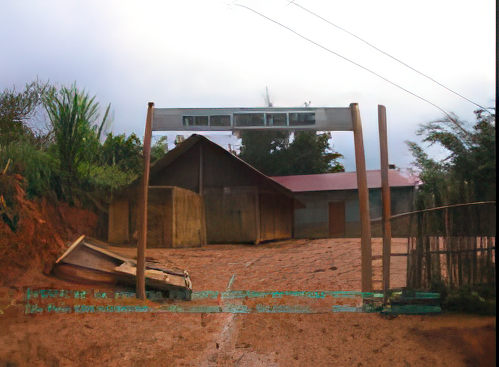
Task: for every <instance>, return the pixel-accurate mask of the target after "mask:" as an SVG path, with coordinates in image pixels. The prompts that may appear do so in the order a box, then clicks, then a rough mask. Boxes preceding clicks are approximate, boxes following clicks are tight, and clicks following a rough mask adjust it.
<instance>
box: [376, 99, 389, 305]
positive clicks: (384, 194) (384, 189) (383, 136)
mask: <svg viewBox="0 0 499 367" xmlns="http://www.w3.org/2000/svg"><path fill="white" fill-rule="evenodd" d="M378 127H379V148H380V155H381V200H382V218H383V225H382V228H383V302H384V304H385V305H386V304H387V302H388V291H389V290H390V253H391V251H392V250H391V248H392V227H391V223H390V217H391V210H390V209H391V208H390V203H391V200H390V184H389V182H388V169H389V165H388V133H387V127H386V108H385V106H382V105H378Z"/></svg>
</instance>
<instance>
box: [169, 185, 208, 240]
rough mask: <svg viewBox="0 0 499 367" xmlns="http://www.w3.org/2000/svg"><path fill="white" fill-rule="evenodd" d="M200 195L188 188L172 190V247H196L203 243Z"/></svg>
mask: <svg viewBox="0 0 499 367" xmlns="http://www.w3.org/2000/svg"><path fill="white" fill-rule="evenodd" d="M201 200H202V199H201V197H200V196H199V195H198V194H196V193H194V192H192V191H189V190H184V189H181V188H178V187H175V188H174V190H173V221H174V230H173V243H172V247H196V246H201V244H202V243H204V238H203V237H204V231H203V230H202V228H203V227H202V224H203V222H202V215H203V212H202V208H201Z"/></svg>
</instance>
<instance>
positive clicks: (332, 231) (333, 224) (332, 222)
mask: <svg viewBox="0 0 499 367" xmlns="http://www.w3.org/2000/svg"><path fill="white" fill-rule="evenodd" d="M344 236H345V202H344V201H341V202H332V203H329V237H344Z"/></svg>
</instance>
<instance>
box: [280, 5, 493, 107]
mask: <svg viewBox="0 0 499 367" xmlns="http://www.w3.org/2000/svg"><path fill="white" fill-rule="evenodd" d="M288 2H289V4H293V5H295V6H297V7H299V8H300V9H303V10H304V11H306V12H307V13H309V14H312V15H313V16H315V17H317V18H319V19H321V20H323V21H324V22H326V23H328V24H330V25H332V26H333V27H336V28H338V29H339V30H341V31H343V32H345V33H348V34H349V35H351V36H352V37H355V38H357V39H358V40H359V41H361V42H364V43H365V44H366V45H368V46H370V47H372V48H374V49H375V50H376V51H379V52H381V53H382V54H384V55H386V56H388V57H389V58H391V59H393V60H395V61H397V62H399V63H401V64H402V65H404V66H405V67H407V68H409V69H411V70H412V71H415V72H416V73H418V74H419V75H422V76H424V77H425V78H427V79H429V80H431V81H432V82H434V83H436V84H438V85H439V86H441V87H443V88H445V89H447V90H448V91H449V92H451V93H454V94H455V95H457V96H459V97H461V98H463V99H464V100H466V101H468V102H470V103H472V104H474V105H475V106H477V107H480V108H481V109H483V110H487V111H488V110H489V109H488V108H486V107H483V106H481V105H479V104H478V103H475V102H473V101H472V100H470V99H468V98H466V97H465V96H463V95H461V94H459V93H458V92H456V91H454V90H452V89H450V88H448V87H446V86H445V85H443V84H442V83H440V82H438V81H436V80H435V79H433V78H432V77H430V76H428V75H426V74H424V73H422V72H420V71H419V70H416V69H415V68H413V67H412V66H410V65H407V64H406V63H405V62H403V61H401V60H399V59H397V58H396V57H394V56H392V55H390V54H388V53H387V52H385V51H383V50H381V49H379V48H378V47H376V46H374V45H372V44H371V43H369V42H367V41H366V40H364V39H362V38H360V37H359V36H357V35H355V34H353V33H352V32H349V31H347V30H346V29H344V28H341V27H340V26H338V25H336V24H334V23H333V22H331V21H329V20H327V19H325V18H323V17H321V16H320V15H318V14H316V13H314V12H312V11H310V10H308V9H306V8H304V7H303V6H301V5H300V4H297V3H296V2H295V1H294V0H288ZM489 112H490V111H489Z"/></svg>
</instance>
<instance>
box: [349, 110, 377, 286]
mask: <svg viewBox="0 0 499 367" xmlns="http://www.w3.org/2000/svg"><path fill="white" fill-rule="evenodd" d="M350 111H351V114H352V125H353V138H354V144H355V166H356V170H357V187H358V190H359V212H360V231H361V236H360V237H361V239H360V241H361V244H360V249H361V264H362V292H370V291H372V288H373V272H372V267H373V264H372V248H371V220H370V216H369V190H368V188H367V172H366V157H365V154H364V139H363V137H362V124H361V122H360V113H359V105H358V103H351V104H350Z"/></svg>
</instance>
